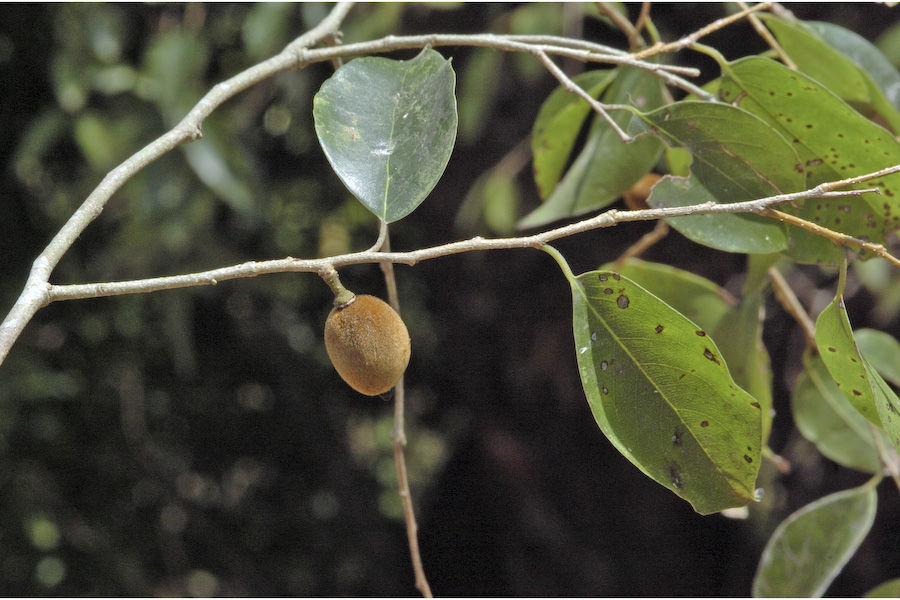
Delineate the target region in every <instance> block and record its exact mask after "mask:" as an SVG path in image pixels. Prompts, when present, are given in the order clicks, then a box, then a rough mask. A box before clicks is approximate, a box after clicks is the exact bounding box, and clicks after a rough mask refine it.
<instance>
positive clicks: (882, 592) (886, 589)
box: [863, 577, 900, 598]
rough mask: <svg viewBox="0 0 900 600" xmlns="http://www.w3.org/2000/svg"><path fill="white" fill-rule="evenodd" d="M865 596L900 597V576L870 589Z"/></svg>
mask: <svg viewBox="0 0 900 600" xmlns="http://www.w3.org/2000/svg"><path fill="white" fill-rule="evenodd" d="M863 598H900V577H898V578H897V579H890V580H888V581H885V582H884V583H882V584H881V585H879V586H877V587H875V588H873V589H871V590H869V591H868V592H866V593H865V595H864V596H863Z"/></svg>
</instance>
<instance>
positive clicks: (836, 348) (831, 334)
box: [816, 294, 881, 427]
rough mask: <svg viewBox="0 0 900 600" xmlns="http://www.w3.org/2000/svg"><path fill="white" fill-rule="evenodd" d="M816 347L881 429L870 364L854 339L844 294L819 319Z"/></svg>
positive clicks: (853, 399) (850, 396)
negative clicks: (870, 380) (864, 360)
mask: <svg viewBox="0 0 900 600" xmlns="http://www.w3.org/2000/svg"><path fill="white" fill-rule="evenodd" d="M816 345H817V346H818V347H819V353H820V355H821V356H822V360H823V361H824V362H825V366H826V367H828V372H829V373H831V376H832V378H834V381H835V382H836V383H837V385H838V387H839V388H841V391H842V392H843V393H844V395H845V396H846V397H847V399H848V400H850V403H851V404H852V405H853V406H854V407H855V408H856V410H858V411H859V413H860V414H861V415H862V416H864V417H865V418H866V419H868V420H869V421H870V422H872V423H873V424H875V425H877V426H878V427H881V418H880V417H879V416H878V409H877V408H876V407H875V396H874V394H873V392H872V385H871V383H870V382H869V377H868V373H867V370H866V365H865V363H864V362H863V358H862V355H861V354H860V352H859V348H857V347H856V342H855V341H854V339H853V329H852V328H851V327H850V319H849V318H848V317H847V309H846V308H844V299H843V298H842V297H841V295H840V294H838V295H836V296H835V297H834V299H833V300H832V301H831V302H830V303H829V304H828V306H826V307H825V309H824V310H823V311H822V312H821V313H820V314H819V317H818V318H817V319H816Z"/></svg>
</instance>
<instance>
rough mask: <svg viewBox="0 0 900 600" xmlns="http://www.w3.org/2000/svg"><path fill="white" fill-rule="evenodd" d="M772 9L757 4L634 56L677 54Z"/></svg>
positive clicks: (767, 3)
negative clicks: (725, 28)
mask: <svg viewBox="0 0 900 600" xmlns="http://www.w3.org/2000/svg"><path fill="white" fill-rule="evenodd" d="M771 7H772V3H771V2H761V3H759V4H755V5H753V6H751V7H750V8H745V9H744V10H742V11H740V12H737V13H735V14H733V15H728V16H727V17H722V18H721V19H717V20H715V21H713V22H712V23H710V24H709V25H707V26H706V27H701V28H700V29H698V30H696V31H694V32H693V33H691V34H689V35H686V36H684V37H683V38H681V39H680V40H676V41H674V42H669V43H668V44H663V43H656V44H654V45H652V46H650V47H649V48H647V49H646V50H642V51H640V52H637V53H635V54H634V55H633V56H634V58H637V59H644V58H648V57H650V56H656V55H657V54H662V53H664V52H677V51H678V50H683V49H684V48H690V47H691V46H693V45H694V44H695V43H697V40H699V39H700V38H702V37H705V36H707V35H709V34H710V33H712V32H714V31H718V30H719V29H722V28H723V27H725V26H727V25H731V24H732V23H734V22H735V21H740V20H741V19H743V18H744V17H746V16H747V15H749V14H751V13H754V12H756V11H758V10H768V9H769V8H771Z"/></svg>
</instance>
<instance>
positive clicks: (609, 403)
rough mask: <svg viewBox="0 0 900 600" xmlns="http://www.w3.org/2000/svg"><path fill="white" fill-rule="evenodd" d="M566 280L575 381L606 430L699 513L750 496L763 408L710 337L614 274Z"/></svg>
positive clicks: (628, 454)
mask: <svg viewBox="0 0 900 600" xmlns="http://www.w3.org/2000/svg"><path fill="white" fill-rule="evenodd" d="M568 277H569V281H570V284H571V286H572V298H573V309H574V310H573V315H574V316H573V326H574V336H575V349H576V356H577V360H578V367H579V371H580V374H581V381H582V384H583V386H584V390H585V394H586V396H587V399H588V404H589V405H590V407H591V411H592V412H593V414H594V418H595V419H596V421H597V424H598V425H599V426H600V429H601V430H602V431H603V433H604V434H605V435H606V436H607V437H608V438H609V439H610V441H611V442H612V443H613V445H615V446H616V448H617V449H618V450H619V451H620V452H621V453H622V454H623V455H625V457H626V458H628V460H630V461H631V462H632V463H634V464H635V466H637V467H638V468H639V469H640V470H641V471H643V472H644V473H645V474H647V475H648V476H649V477H651V478H652V479H653V480H655V481H657V482H658V483H660V484H662V485H663V486H665V487H666V488H668V489H670V490H671V491H673V492H674V493H676V494H677V495H678V496H680V497H682V498H684V499H685V500H687V501H688V502H690V503H691V505H692V506H693V507H694V510H696V511H697V512H699V513H701V514H709V513H713V512H717V511H720V510H723V509H725V508H729V507H734V506H742V505H744V504H746V503H747V502H748V501H750V500H752V499H753V498H754V484H755V481H756V474H757V471H758V469H759V457H760V435H761V433H760V432H761V418H760V406H759V403H758V402H756V400H754V399H753V397H752V396H750V395H749V394H748V393H746V392H745V391H744V390H742V389H741V388H739V387H738V386H737V385H736V384H735V383H734V380H733V379H732V378H731V375H730V374H729V372H728V368H727V366H726V365H725V361H724V359H723V358H722V355H721V353H720V351H719V349H718V347H717V346H716V344H715V343H714V342H713V341H712V339H711V338H710V337H709V336H708V335H707V334H706V332H705V331H703V330H702V329H700V328H699V326H698V325H696V324H694V323H693V322H691V321H690V320H688V319H687V318H685V317H684V316H683V315H682V314H680V313H679V312H677V311H676V310H674V309H673V308H671V307H670V306H669V305H667V304H666V303H664V302H663V301H662V300H660V299H659V298H657V297H656V296H654V295H653V294H651V293H650V292H648V291H647V290H645V289H644V288H642V287H641V286H639V285H638V284H636V283H635V282H633V281H630V280H629V279H627V278H626V277H622V276H621V275H619V274H618V273H615V272H611V271H591V272H588V273H584V274H582V275H579V276H577V277H575V276H574V275H572V274H571V273H569V274H568Z"/></svg>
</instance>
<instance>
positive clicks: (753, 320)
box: [712, 294, 772, 444]
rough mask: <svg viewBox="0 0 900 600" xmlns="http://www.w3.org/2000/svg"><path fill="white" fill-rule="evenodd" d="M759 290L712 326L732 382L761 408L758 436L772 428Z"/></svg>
mask: <svg viewBox="0 0 900 600" xmlns="http://www.w3.org/2000/svg"><path fill="white" fill-rule="evenodd" d="M762 302H763V297H762V294H750V295H748V296H747V297H745V298H744V299H743V300H742V301H741V303H740V305H739V306H736V307H734V308H732V309H731V310H730V311H728V313H727V314H725V315H724V316H723V317H722V319H721V320H720V321H719V324H718V326H717V327H716V328H715V329H713V330H712V335H713V337H714V338H715V339H717V340H719V341H718V344H719V350H720V351H721V352H722V356H723V358H724V359H725V362H726V363H727V364H728V367H729V369H730V370H731V376H732V377H734V381H735V383H737V384H738V385H739V386H741V388H742V389H744V390H746V391H747V392H748V393H749V394H750V395H751V396H753V397H754V398H756V401H757V402H759V404H760V407H761V410H762V440H763V444H765V443H766V442H767V441H768V439H769V432H770V431H771V429H772V363H771V361H770V360H769V352H768V351H767V350H766V347H765V345H764V344H763V340H762V326H763V323H762Z"/></svg>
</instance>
